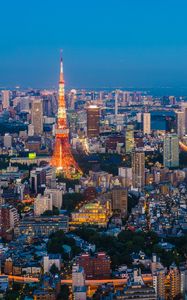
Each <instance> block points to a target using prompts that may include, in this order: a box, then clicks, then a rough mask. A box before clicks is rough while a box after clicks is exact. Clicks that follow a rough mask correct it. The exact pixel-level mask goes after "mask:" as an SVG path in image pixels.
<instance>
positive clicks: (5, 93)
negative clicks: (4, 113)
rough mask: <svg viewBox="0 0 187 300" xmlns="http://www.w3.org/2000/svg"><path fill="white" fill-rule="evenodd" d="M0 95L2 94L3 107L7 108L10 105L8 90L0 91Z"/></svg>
mask: <svg viewBox="0 0 187 300" xmlns="http://www.w3.org/2000/svg"><path fill="white" fill-rule="evenodd" d="M1 95H2V106H3V109H7V108H9V106H10V91H8V90H4V91H1Z"/></svg>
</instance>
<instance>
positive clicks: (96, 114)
mask: <svg viewBox="0 0 187 300" xmlns="http://www.w3.org/2000/svg"><path fill="white" fill-rule="evenodd" d="M99 119H100V110H99V107H98V106H96V105H90V106H89V107H88V108H87V136H88V137H89V138H92V137H97V136H98V135H99Z"/></svg>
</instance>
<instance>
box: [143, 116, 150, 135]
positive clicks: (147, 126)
mask: <svg viewBox="0 0 187 300" xmlns="http://www.w3.org/2000/svg"><path fill="white" fill-rule="evenodd" d="M143 133H144V134H150V133H151V114H150V113H147V112H146V113H144V114H143Z"/></svg>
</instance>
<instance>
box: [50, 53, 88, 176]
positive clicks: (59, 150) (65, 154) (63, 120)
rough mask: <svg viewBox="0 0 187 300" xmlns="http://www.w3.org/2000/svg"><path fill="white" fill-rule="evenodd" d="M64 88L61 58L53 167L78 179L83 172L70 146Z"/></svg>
mask: <svg viewBox="0 0 187 300" xmlns="http://www.w3.org/2000/svg"><path fill="white" fill-rule="evenodd" d="M64 86H65V84H64V72H63V60H62V57H61V60H60V80H59V92H58V120H57V126H56V131H55V145H54V151H53V156H52V158H51V166H52V167H55V168H56V171H57V173H60V174H63V176H64V177H65V178H68V179H77V178H80V177H81V175H82V171H81V169H80V168H79V166H78V164H77V163H76V161H75V159H74V157H73V155H72V153H71V146H70V144H69V129H68V126H67V116H66V103H65V92H64Z"/></svg>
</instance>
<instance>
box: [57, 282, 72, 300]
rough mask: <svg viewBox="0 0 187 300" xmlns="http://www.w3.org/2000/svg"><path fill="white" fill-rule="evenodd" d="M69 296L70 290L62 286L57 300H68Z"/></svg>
mask: <svg viewBox="0 0 187 300" xmlns="http://www.w3.org/2000/svg"><path fill="white" fill-rule="evenodd" d="M69 295H70V290H69V287H68V286H67V285H66V284H64V285H62V286H61V291H60V293H59V294H58V296H57V300H62V299H63V300H68V299H69Z"/></svg>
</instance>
